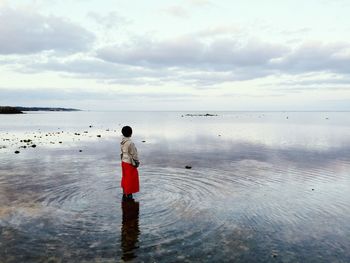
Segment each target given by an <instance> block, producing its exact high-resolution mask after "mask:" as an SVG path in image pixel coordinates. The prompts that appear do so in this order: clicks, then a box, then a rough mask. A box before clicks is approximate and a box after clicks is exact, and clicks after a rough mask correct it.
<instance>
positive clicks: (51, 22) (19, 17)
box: [0, 7, 94, 54]
mask: <svg viewBox="0 0 350 263" xmlns="http://www.w3.org/2000/svg"><path fill="white" fill-rule="evenodd" d="M0 21H1V23H0V54H30V53H36V52H40V51H44V50H55V51H64V52H74V51H81V50H85V49H87V48H88V47H89V46H90V44H91V43H92V42H93V40H94V35H93V34H92V33H91V32H89V31H87V30H86V29H84V28H82V27H80V26H79V25H76V24H74V23H72V22H70V21H68V20H65V19H63V18H60V17H56V16H43V15H41V14H39V13H34V12H31V11H28V10H22V9H12V8H9V7H3V8H0Z"/></svg>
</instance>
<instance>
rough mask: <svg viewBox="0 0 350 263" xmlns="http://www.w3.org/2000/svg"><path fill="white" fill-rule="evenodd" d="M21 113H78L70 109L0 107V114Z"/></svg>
mask: <svg viewBox="0 0 350 263" xmlns="http://www.w3.org/2000/svg"><path fill="white" fill-rule="evenodd" d="M23 111H80V110H79V109H72V108H50V107H20V106H18V107H10V106H0V114H20V113H23Z"/></svg>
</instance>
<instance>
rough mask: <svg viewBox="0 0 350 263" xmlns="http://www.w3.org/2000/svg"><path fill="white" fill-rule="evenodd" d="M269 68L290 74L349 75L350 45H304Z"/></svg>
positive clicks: (317, 43) (337, 43) (316, 43)
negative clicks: (330, 73) (334, 73)
mask: <svg viewBox="0 0 350 263" xmlns="http://www.w3.org/2000/svg"><path fill="white" fill-rule="evenodd" d="M271 66H272V67H273V68H276V69H278V70H280V71H283V72H287V73H290V74H298V73H306V72H320V71H328V72H336V73H343V74H349V73H350V71H349V69H350V44H349V43H340V42H335V43H328V44H325V43H321V42H314V43H310V42H309V43H305V44H303V45H301V46H299V47H297V48H296V49H294V50H292V51H291V52H289V53H288V54H286V55H285V56H284V57H282V58H281V59H280V60H277V61H275V62H272V63H271Z"/></svg>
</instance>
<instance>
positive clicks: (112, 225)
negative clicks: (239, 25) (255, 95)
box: [0, 112, 350, 262]
mask: <svg viewBox="0 0 350 263" xmlns="http://www.w3.org/2000/svg"><path fill="white" fill-rule="evenodd" d="M186 113H188V112H50V113H45V112H33V113H29V114H24V115H16V116H4V115H1V116H0V232H1V236H0V248H1V249H0V261H4V262H47V261H50V262H56V261H57V262H60V261H62V262H66V261H69V262H115V261H117V262H119V261H121V262H122V261H133V262H140V261H141V262H142V261H144V262H349V261H350V249H349V248H350V224H349V222H350V206H349V203H350V175H349V170H350V137H349V134H350V118H349V114H350V113H346V112H331V113H330V112H218V113H217V114H218V116H212V117H199V116H197V117H190V116H185V114H186ZM126 124H128V125H131V126H132V127H133V129H134V136H133V140H134V142H135V143H136V146H137V148H138V150H139V154H140V158H141V167H140V169H139V172H140V181H141V192H140V193H138V194H136V195H135V202H129V203H122V202H121V189H120V187H119V185H120V176H121V175H120V163H119V141H120V129H121V127H122V126H123V125H126ZM90 126H91V127H90ZM98 135H100V137H98ZM27 139H30V140H32V141H30V142H29V143H25V142H23V140H27ZM21 140H22V142H21ZM33 144H35V145H36V147H35V148H33V147H31V146H32V145H33ZM24 146H26V148H24ZM16 150H18V151H20V153H19V154H15V153H14V152H15V151H16ZM186 165H189V166H192V169H185V166H186Z"/></svg>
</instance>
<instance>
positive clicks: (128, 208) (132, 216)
mask: <svg viewBox="0 0 350 263" xmlns="http://www.w3.org/2000/svg"><path fill="white" fill-rule="evenodd" d="M122 210H123V221H122V231H121V232H122V242H121V246H122V251H123V255H122V260H124V261H128V260H132V259H134V258H136V255H135V249H137V248H138V246H137V242H138V237H139V235H140V230H139V203H138V202H135V201H134V200H128V201H124V202H122Z"/></svg>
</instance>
